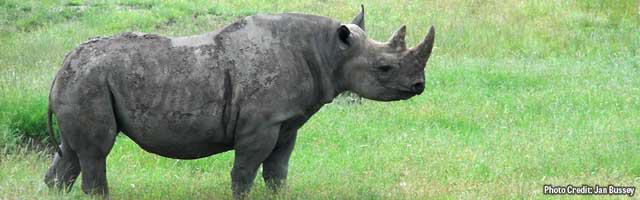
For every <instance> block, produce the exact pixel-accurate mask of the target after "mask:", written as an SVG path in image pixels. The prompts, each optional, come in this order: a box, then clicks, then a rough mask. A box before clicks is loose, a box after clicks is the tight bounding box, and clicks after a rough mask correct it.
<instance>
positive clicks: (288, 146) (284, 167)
mask: <svg viewBox="0 0 640 200" xmlns="http://www.w3.org/2000/svg"><path fill="white" fill-rule="evenodd" d="M297 132H298V130H297V129H293V130H288V131H285V132H283V133H282V134H281V135H280V136H279V137H280V138H278V143H277V144H276V147H275V149H273V152H271V154H270V155H269V157H267V159H266V160H265V161H264V162H263V163H262V178H263V179H264V182H265V183H266V184H267V187H268V188H269V189H271V190H272V191H273V192H278V190H279V189H281V188H282V186H283V185H284V183H285V180H286V179H287V172H288V169H289V158H290V157H291V152H292V151H293V146H294V145H295V141H296V136H297Z"/></svg>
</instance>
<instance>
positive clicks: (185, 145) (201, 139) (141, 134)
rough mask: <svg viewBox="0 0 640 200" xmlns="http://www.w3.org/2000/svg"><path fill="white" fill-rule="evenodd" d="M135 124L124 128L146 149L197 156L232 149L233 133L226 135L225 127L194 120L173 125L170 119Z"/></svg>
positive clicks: (188, 156)
mask: <svg viewBox="0 0 640 200" xmlns="http://www.w3.org/2000/svg"><path fill="white" fill-rule="evenodd" d="M150 124H158V126H157V127H148V126H147V124H133V125H128V126H125V127H122V128H121V129H122V130H121V131H122V132H123V133H124V134H125V135H127V136H129V138H131V139H132V140H133V141H134V142H136V143H137V144H138V145H139V146H140V147H141V148H142V149H144V150H146V151H148V152H151V153H155V154H158V155H161V156H165V157H170V158H178V159H196V158H202V157H206V156H210V155H213V154H217V153H221V152H225V151H228V150H231V149H232V147H233V142H232V140H233V139H232V137H231V136H230V137H226V135H225V133H224V128H220V127H217V126H215V125H214V126H211V125H203V124H197V123H191V124H190V125H191V127H190V128H186V126H188V125H189V123H185V126H184V127H180V128H179V129H176V128H169V126H167V125H168V124H170V122H159V123H150Z"/></svg>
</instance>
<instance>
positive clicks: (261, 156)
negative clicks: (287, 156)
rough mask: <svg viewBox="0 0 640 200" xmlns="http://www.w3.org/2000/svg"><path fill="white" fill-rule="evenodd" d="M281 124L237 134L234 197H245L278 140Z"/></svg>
mask: <svg viewBox="0 0 640 200" xmlns="http://www.w3.org/2000/svg"><path fill="white" fill-rule="evenodd" d="M279 129H280V124H276V125H272V126H269V127H266V128H258V129H257V130H256V131H255V132H253V134H251V133H248V134H241V135H238V136H236V137H237V139H236V144H235V147H234V148H235V160H234V163H233V169H232V170H231V189H232V190H233V198H234V199H244V198H245V197H246V195H247V194H248V193H249V191H250V190H251V186H252V184H253V180H254V179H255V177H256V173H257V172H258V167H260V164H261V163H262V161H264V160H265V158H267V156H269V154H270V153H271V151H272V150H273V148H274V146H275V144H276V142H277V140H278V132H279Z"/></svg>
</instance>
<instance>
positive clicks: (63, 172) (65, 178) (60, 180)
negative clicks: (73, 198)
mask: <svg viewBox="0 0 640 200" xmlns="http://www.w3.org/2000/svg"><path fill="white" fill-rule="evenodd" d="M60 146H61V148H60V149H61V150H62V153H63V156H62V157H61V156H60V155H59V154H58V153H57V152H56V153H55V156H54V158H53V163H52V164H51V167H49V170H48V171H47V174H46V175H45V176H44V182H45V183H46V184H47V186H48V187H49V188H55V189H57V190H64V191H65V192H68V191H69V190H71V187H72V186H73V183H74V182H75V181H76V178H77V177H78V175H79V174H80V162H79V161H78V156H77V155H76V153H75V152H73V151H72V150H71V149H69V148H68V147H67V146H66V145H65V144H62V145H60Z"/></svg>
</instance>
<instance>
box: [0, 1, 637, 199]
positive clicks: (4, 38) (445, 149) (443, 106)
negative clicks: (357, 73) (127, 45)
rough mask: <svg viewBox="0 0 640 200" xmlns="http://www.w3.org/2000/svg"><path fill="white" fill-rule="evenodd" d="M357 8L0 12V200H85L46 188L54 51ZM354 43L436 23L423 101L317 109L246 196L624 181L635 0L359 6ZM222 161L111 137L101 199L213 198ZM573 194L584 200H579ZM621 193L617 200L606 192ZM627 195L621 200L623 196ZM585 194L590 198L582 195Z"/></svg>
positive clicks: (486, 190)
mask: <svg viewBox="0 0 640 200" xmlns="http://www.w3.org/2000/svg"><path fill="white" fill-rule="evenodd" d="M359 4H360V2H359V1H332V0H328V1H295V2H293V1H272V2H266V1H259V0H243V1H216V2H214V3H211V2H209V1H194V2H192V1H153V0H128V1H127V0H122V1H111V0H109V1H84V0H73V1H26V2H23V1H17V0H5V1H1V2H0V149H2V152H0V199H58V198H63V199H77V198H88V197H87V196H86V195H84V194H83V193H82V192H81V191H80V188H79V184H76V186H74V190H73V192H71V193H69V194H57V193H55V192H52V191H49V190H47V189H46V187H45V185H44V183H43V182H42V178H43V175H44V173H45V171H46V169H47V167H48V165H49V163H50V161H51V157H50V155H48V154H47V153H42V152H34V151H31V150H26V149H27V148H26V147H24V146H23V145H22V146H20V145H19V144H20V141H21V139H20V137H23V138H24V137H29V138H35V139H37V140H43V139H45V138H46V134H45V131H44V130H45V126H44V125H45V119H46V117H45V113H46V99H47V95H48V90H49V87H50V83H51V81H52V79H53V75H54V73H55V72H56V70H57V69H59V68H60V63H61V62H62V59H63V57H64V54H65V53H66V52H68V51H70V50H71V49H72V48H74V47H75V46H76V45H78V44H79V43H82V42H83V41H85V40H86V39H87V38H89V37H93V36H99V35H113V34H116V33H119V32H123V31H143V32H154V33H161V34H166V35H189V34H195V33H202V32H206V31H212V30H215V29H217V28H219V27H221V26H223V25H224V24H227V23H230V22H232V21H233V20H235V19H237V18H239V17H242V16H246V15H251V14H255V13H264V12H267V13H276V12H286V11H295V12H304V13H314V14H319V15H325V16H330V17H332V18H336V19H340V20H342V21H349V20H350V19H351V17H352V16H354V15H355V14H356V13H357V11H358V6H359ZM364 4H365V7H366V9H367V16H366V22H367V31H368V33H369V35H370V37H373V38H375V39H377V40H385V39H386V38H387V37H389V36H390V34H391V33H392V32H393V31H395V30H396V29H397V28H398V27H400V26H401V25H402V24H407V27H408V35H407V36H408V38H407V40H408V42H409V44H416V43H418V42H419V41H420V40H421V39H422V38H423V37H424V35H425V34H426V32H427V29H428V26H429V25H431V24H433V25H435V26H436V28H437V36H436V46H435V49H434V53H433V56H432V57H431V59H430V61H429V63H428V66H427V69H426V70H427V84H426V86H427V87H426V88H427V89H426V91H425V93H424V94H423V95H421V96H418V97H415V98H413V99H410V100H407V101H401V102H392V103H380V102H374V101H364V102H363V103H362V104H361V105H356V106H354V105H350V104H346V103H341V101H338V102H337V103H333V104H330V105H327V106H325V107H324V108H323V109H322V110H321V111H320V112H319V113H318V114H316V115H315V116H314V117H313V118H312V119H311V120H310V121H309V122H308V123H307V124H306V125H305V126H304V127H303V128H302V130H301V131H300V133H301V134H300V137H299V140H298V144H297V145H296V150H295V151H294V154H293V157H292V159H291V167H290V177H289V187H288V189H287V191H286V192H285V193H283V194H280V195H278V196H272V195H271V194H269V193H268V192H266V190H265V187H264V183H263V182H262V180H260V178H257V179H256V182H255V184H256V186H255V188H254V190H253V192H252V194H251V195H252V197H255V198H259V199H262V198H274V197H275V198H282V199H325V198H331V199H333V198H347V199H350V198H364V199H388V198H391V199H415V198H419V199H432V198H437V199H449V198H452V199H459V198H462V199H486V198H491V199H495V198H497V199H514V198H532V199H546V198H567V199H569V198H571V199H572V198H575V197H574V196H543V195H542V186H543V185H544V184H558V185H566V184H573V185H580V184H589V185H595V184H600V185H607V184H617V185H634V186H636V187H638V186H640V16H639V15H640V10H639V9H640V5H639V3H638V1H634V0H623V1H595V0H580V1H578V0H574V1H551V0H543V1H515V0H506V1H466V0H453V1H400V2H398V1H386V0H374V1H366V2H364ZM232 161H233V153H232V152H228V153H225V154H221V155H216V156H212V157H209V158H206V159H200V160H194V161H180V160H172V159H166V158H162V157H159V156H156V155H153V154H149V153H146V152H144V151H143V150H141V149H139V148H138V147H137V146H136V145H135V144H134V143H133V142H132V141H130V140H129V139H127V138H126V137H119V138H118V141H117V143H116V145H115V146H114V151H112V152H111V154H110V156H109V158H108V161H107V162H108V169H107V170H108V172H107V173H108V176H109V177H108V178H109V184H110V188H111V195H112V197H113V199H221V198H222V199H224V198H229V197H230V196H231V194H230V193H231V191H230V183H229V182H230V177H229V171H230V169H231V166H232ZM582 197H583V198H584V196H582ZM619 197H621V196H619ZM637 197H638V196H637V194H636V198H637ZM586 198H600V196H586Z"/></svg>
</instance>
